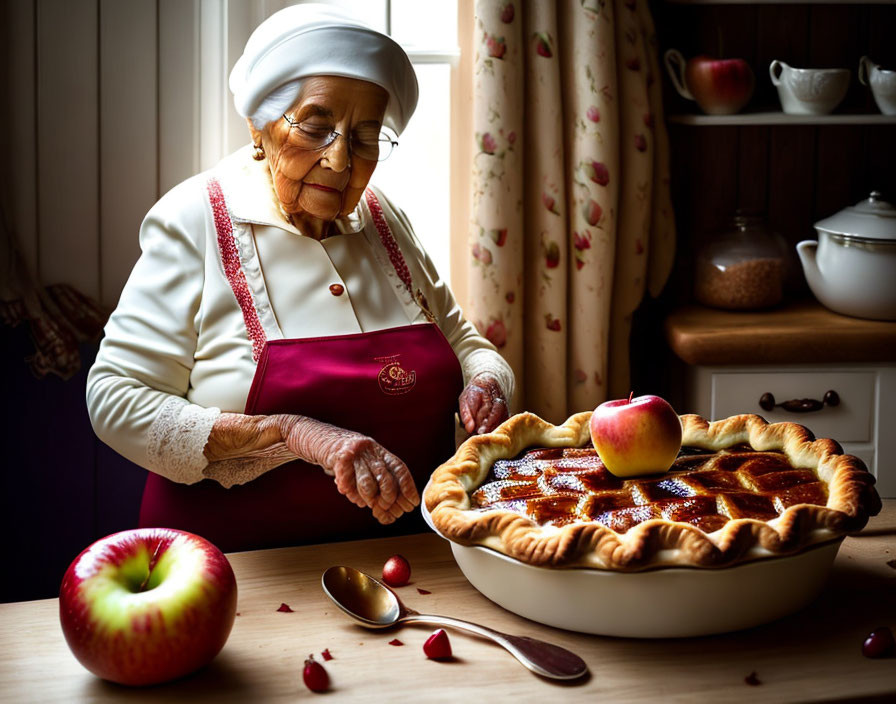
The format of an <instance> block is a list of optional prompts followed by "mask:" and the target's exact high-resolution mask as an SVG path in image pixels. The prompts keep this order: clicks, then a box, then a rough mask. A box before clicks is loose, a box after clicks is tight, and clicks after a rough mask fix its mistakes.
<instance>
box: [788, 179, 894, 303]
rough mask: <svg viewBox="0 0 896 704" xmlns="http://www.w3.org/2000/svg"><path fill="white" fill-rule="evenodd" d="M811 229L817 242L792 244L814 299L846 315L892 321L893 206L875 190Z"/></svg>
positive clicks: (807, 241)
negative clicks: (816, 233)
mask: <svg viewBox="0 0 896 704" xmlns="http://www.w3.org/2000/svg"><path fill="white" fill-rule="evenodd" d="M815 230H816V231H817V232H818V241H817V242H816V241H815V240H804V241H803V242H800V243H799V244H797V246H796V251H797V254H798V255H799V257H800V261H801V262H802V265H803V272H804V273H805V275H806V281H807V282H808V283H809V288H810V289H812V293H813V294H815V297H816V298H817V299H818V300H819V301H820V302H821V303H822V304H823V305H824V306H826V307H827V308H830V309H831V310H833V311H835V312H837V313H843V314H844V315H851V316H854V317H858V318H871V319H874V320H896V208H894V207H893V205H892V204H890V203H888V202H886V201H885V200H883V198H882V197H881V194H880V193H878V192H877V191H874V192H873V193H872V194H871V196H870V197H868V198H866V199H865V200H863V201H862V202H860V203H857V204H856V205H854V206H850V207H848V208H844V209H843V210H840V211H839V212H837V213H834V214H833V215H831V216H830V217H828V218H825V219H823V220H819V221H818V222H817V223H815Z"/></svg>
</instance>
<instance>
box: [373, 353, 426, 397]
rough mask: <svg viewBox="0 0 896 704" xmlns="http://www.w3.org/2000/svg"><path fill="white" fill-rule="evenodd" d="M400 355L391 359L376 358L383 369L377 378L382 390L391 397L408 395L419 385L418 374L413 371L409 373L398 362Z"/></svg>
mask: <svg viewBox="0 0 896 704" xmlns="http://www.w3.org/2000/svg"><path fill="white" fill-rule="evenodd" d="M399 356H400V355H397V354H395V355H392V356H391V357H374V359H375V360H376V361H377V362H380V363H381V364H382V365H383V367H382V369H380V372H379V374H377V376H376V380H377V383H379V385H380V390H381V391H382V392H383V393H384V394H388V395H390V396H398V395H400V394H406V393H407V392H408V391H410V390H411V389H412V388H414V384H416V383H417V372H415V371H414V370H413V369H412V370H410V371H408V370H406V369H404V368H403V367H402V366H401V363H400V362H399V361H398V357H399Z"/></svg>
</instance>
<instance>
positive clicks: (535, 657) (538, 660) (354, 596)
mask: <svg viewBox="0 0 896 704" xmlns="http://www.w3.org/2000/svg"><path fill="white" fill-rule="evenodd" d="M321 585H322V586H323V589H324V592H325V593H326V595H327V596H328V597H330V599H332V600H333V603H335V604H336V606H338V607H339V608H340V609H342V610H343V611H344V612H345V613H346V614H348V615H349V616H351V617H352V618H353V619H354V620H355V621H357V622H358V623H360V624H361V625H362V626H365V627H367V628H389V627H390V626H394V625H396V624H398V623H411V622H414V621H416V622H418V623H433V624H436V625H439V626H453V627H454V628H461V629H463V630H466V631H471V632H472V633H476V634H478V635H480V636H485V637H486V638H490V639H491V640H493V641H495V643H497V644H498V645H501V646H503V647H504V648H506V649H507V650H508V651H509V652H510V654H511V655H513V656H514V657H515V658H516V659H517V660H519V661H520V662H521V663H522V664H523V665H525V666H526V667H528V668H529V669H530V670H531V671H532V672H534V673H535V674H537V675H542V676H543V677H550V678H552V679H557V680H572V679H575V678H576V677H581V676H582V675H584V674H585V673H586V672H587V671H588V666H587V665H586V664H585V661H584V660H582V658H580V657H579V656H578V655H576V654H575V653H571V652H569V651H568V650H566V649H565V648H561V647H560V646H558V645H552V644H550V643H545V642H544V641H541V640H536V639H535V638H528V637H526V636H511V635H507V634H506V633H499V632H498V631H494V630H492V629H491V628H485V627H484V626H479V625H477V624H475V623H469V622H467V621H460V620H458V619H456V618H450V617H448V616H427V615H425V614H420V613H418V612H416V611H414V610H413V609H409V608H408V607H406V606H405V605H404V604H402V603H401V600H400V599H399V598H398V597H397V596H396V595H395V593H394V592H393V591H392V590H391V589H389V587H387V586H386V585H384V584H382V583H381V582H378V581H377V580H376V579H374V578H373V577H371V576H370V575H369V574H365V573H364V572H361V571H360V570H356V569H355V568H354V567H330V568H329V569H328V570H327V571H326V572H324V574H323V577H321Z"/></svg>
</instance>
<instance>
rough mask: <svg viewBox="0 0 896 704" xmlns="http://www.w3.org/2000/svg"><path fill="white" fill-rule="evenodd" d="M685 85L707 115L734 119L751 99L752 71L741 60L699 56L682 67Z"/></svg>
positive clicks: (753, 79) (753, 80)
mask: <svg viewBox="0 0 896 704" xmlns="http://www.w3.org/2000/svg"><path fill="white" fill-rule="evenodd" d="M685 83H686V84H687V87H688V89H689V90H690V91H691V94H692V95H693V96H694V100H696V101H697V105H699V106H700V108H701V109H702V110H703V112H705V113H707V114H709V115H733V114H734V113H736V112H739V111H740V110H741V109H742V108H743V107H744V106H745V105H746V104H747V103H748V102H749V101H750V98H752V97H753V88H754V87H755V83H756V81H755V78H754V77H753V70H752V69H751V68H750V64H748V63H747V62H746V61H744V60H743V59H717V58H714V57H712V56H706V55H700V56H695V57H694V58H692V59H689V60H688V62H687V64H686V66H685Z"/></svg>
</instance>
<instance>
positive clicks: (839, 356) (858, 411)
mask: <svg viewBox="0 0 896 704" xmlns="http://www.w3.org/2000/svg"><path fill="white" fill-rule="evenodd" d="M665 335H666V341H667V343H668V345H669V347H670V349H671V351H672V353H673V361H672V363H671V366H670V369H669V373H668V374H667V378H668V379H670V380H671V383H670V388H669V390H668V393H669V397H670V400H671V401H672V403H673V406H674V407H675V408H678V409H682V411H687V412H689V413H698V414H700V415H702V416H704V417H705V418H709V419H711V420H717V419H719V418H727V417H728V416H731V415H736V414H738V413H756V414H758V415H761V416H763V417H764V418H765V419H766V420H768V421H769V422H772V423H774V422H779V421H790V422H794V423H800V424H801V425H805V426H806V427H807V428H809V429H810V430H811V431H812V432H813V433H814V434H815V435H816V436H817V437H827V438H833V439H834V440H836V441H837V442H839V443H840V444H841V445H842V447H843V449H844V451H846V452H847V453H849V454H853V455H856V456H857V457H859V458H861V459H862V460H863V461H864V462H865V464H866V465H867V467H868V469H869V470H870V471H871V472H872V474H874V475H875V477H877V486H878V490H879V491H880V494H881V496H884V497H896V433H894V432H893V427H894V420H896V322H892V323H890V322H881V321H871V320H861V319H859V318H848V317H845V316H841V315H837V314H836V313H832V312H831V311H829V310H827V309H825V308H823V307H822V306H821V305H819V304H817V303H801V304H798V305H791V306H785V307H783V308H778V309H776V310H774V311H771V312H766V313H732V312H724V311H717V310H712V309H709V308H703V307H700V306H689V307H685V308H681V309H679V310H677V311H675V312H673V313H672V314H671V315H669V316H668V317H667V318H666V321H665ZM829 391H833V392H835V393H836V396H837V400H838V401H839V403H823V404H822V407H821V408H819V409H817V410H814V411H810V412H794V411H791V410H786V408H785V407H783V406H781V405H779V404H783V403H785V402H786V401H791V400H801V399H813V400H815V401H823V400H824V398H825V395H826V394H827V393H828V392H829ZM766 394H770V395H771V396H772V397H773V398H774V400H773V401H771V399H769V398H768V397H767V396H766V398H765V399H763V396H765V395H766ZM770 401H771V403H773V404H775V405H774V407H773V408H771V410H769V405H770V404H769V402H770ZM816 405H817V404H816Z"/></svg>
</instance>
